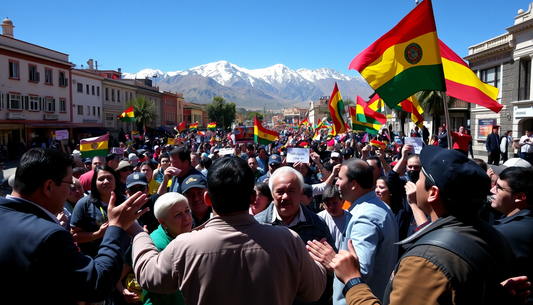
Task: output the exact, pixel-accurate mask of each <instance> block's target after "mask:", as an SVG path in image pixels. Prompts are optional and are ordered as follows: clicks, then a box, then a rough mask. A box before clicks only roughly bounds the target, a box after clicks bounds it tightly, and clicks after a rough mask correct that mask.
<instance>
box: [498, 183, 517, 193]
mask: <svg viewBox="0 0 533 305" xmlns="http://www.w3.org/2000/svg"><path fill="white" fill-rule="evenodd" d="M495 187H496V192H500V190H502V191H506V192H509V193H512V192H514V190H512V189H504V188H503V187H501V186H500V185H499V184H498V183H496V185H495Z"/></svg>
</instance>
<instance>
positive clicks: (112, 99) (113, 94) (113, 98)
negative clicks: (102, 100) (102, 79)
mask: <svg viewBox="0 0 533 305" xmlns="http://www.w3.org/2000/svg"><path fill="white" fill-rule="evenodd" d="M111 101H112V102H114V101H115V89H111Z"/></svg>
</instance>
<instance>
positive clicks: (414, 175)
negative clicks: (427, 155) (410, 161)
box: [407, 170, 420, 183]
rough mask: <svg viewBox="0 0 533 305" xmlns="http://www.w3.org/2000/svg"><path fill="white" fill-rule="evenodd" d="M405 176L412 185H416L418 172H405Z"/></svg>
mask: <svg viewBox="0 0 533 305" xmlns="http://www.w3.org/2000/svg"><path fill="white" fill-rule="evenodd" d="M407 176H408V177H409V179H410V180H411V181H412V182H413V183H416V182H417V181H418V178H419V177H420V171H413V170H410V171H407Z"/></svg>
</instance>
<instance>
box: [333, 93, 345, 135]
mask: <svg viewBox="0 0 533 305" xmlns="http://www.w3.org/2000/svg"><path fill="white" fill-rule="evenodd" d="M343 109H344V103H343V102H342V97H341V93H340V92H339V88H337V83H335V88H333V93H332V94H331V98H330V99H329V112H330V113H331V118H332V119H333V135H334V136H335V135H338V134H341V133H344V132H345V131H346V130H344V118H343V117H342V110H343Z"/></svg>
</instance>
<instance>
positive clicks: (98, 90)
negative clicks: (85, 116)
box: [96, 87, 100, 96]
mask: <svg viewBox="0 0 533 305" xmlns="http://www.w3.org/2000/svg"><path fill="white" fill-rule="evenodd" d="M96 95H98V96H100V87H96Z"/></svg>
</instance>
